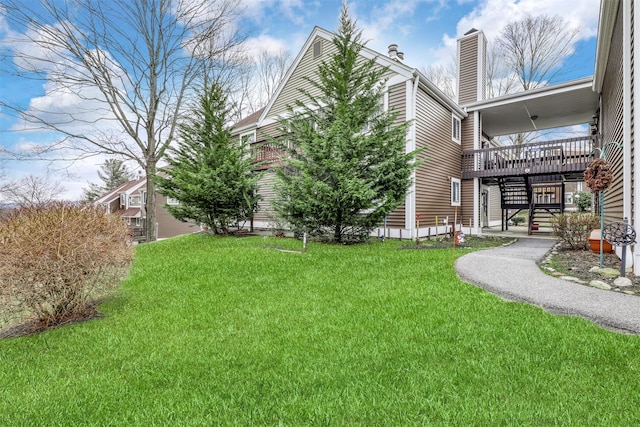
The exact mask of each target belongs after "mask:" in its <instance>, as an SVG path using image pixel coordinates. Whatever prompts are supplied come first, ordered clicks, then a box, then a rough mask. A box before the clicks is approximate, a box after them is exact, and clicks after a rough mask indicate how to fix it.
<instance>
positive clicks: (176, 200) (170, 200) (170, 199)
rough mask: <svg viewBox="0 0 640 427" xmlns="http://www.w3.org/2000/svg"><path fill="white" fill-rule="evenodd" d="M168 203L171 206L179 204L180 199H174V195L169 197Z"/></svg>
mask: <svg viewBox="0 0 640 427" xmlns="http://www.w3.org/2000/svg"><path fill="white" fill-rule="evenodd" d="M167 204H168V205H171V206H178V205H179V204H180V201H179V200H178V199H174V198H173V197H167Z"/></svg>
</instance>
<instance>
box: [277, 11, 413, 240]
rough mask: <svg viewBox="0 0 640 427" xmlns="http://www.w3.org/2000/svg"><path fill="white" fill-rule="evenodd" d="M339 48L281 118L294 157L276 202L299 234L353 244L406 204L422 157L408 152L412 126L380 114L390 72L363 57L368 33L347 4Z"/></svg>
mask: <svg viewBox="0 0 640 427" xmlns="http://www.w3.org/2000/svg"><path fill="white" fill-rule="evenodd" d="M333 45H334V47H335V53H333V55H332V56H331V57H330V58H329V59H328V60H327V61H322V62H321V64H320V65H319V68H318V70H317V74H316V75H315V76H308V77H306V78H305V82H306V83H307V84H308V85H309V86H310V87H311V88H313V89H304V88H303V89H299V93H300V95H301V97H300V98H299V99H298V100H297V101H296V102H295V104H294V105H293V106H290V107H289V117H288V118H285V119H283V120H281V121H280V126H279V129H280V132H281V133H282V135H283V136H282V137H281V138H280V139H279V142H278V143H279V144H280V147H281V149H282V150H285V151H286V152H287V154H288V156H287V157H286V158H284V159H283V165H282V167H280V168H278V169H277V170H276V173H277V183H276V198H275V199H274V201H273V203H272V204H273V207H274V209H275V211H276V212H277V214H278V215H279V216H280V218H281V219H283V220H285V221H287V222H288V223H290V224H291V225H292V226H293V228H294V230H296V231H298V232H302V231H307V232H309V233H311V234H312V235H321V236H323V237H325V238H329V239H330V240H333V241H335V242H355V241H362V240H365V239H367V238H368V236H369V234H370V233H371V231H372V230H373V229H374V228H375V227H376V226H377V225H378V224H379V223H380V222H381V221H382V220H383V219H384V217H385V216H386V215H388V214H389V213H390V212H392V211H393V210H394V209H396V208H397V207H398V206H399V205H400V204H401V203H403V202H404V200H405V195H406V192H407V190H408V188H409V186H410V184H411V174H412V171H413V170H414V168H415V157H416V153H415V152H412V153H405V144H406V134H407V129H408V126H409V124H410V123H409V122H404V123H397V114H395V113H394V112H385V111H382V110H383V108H382V105H383V99H384V90H385V81H384V75H385V72H386V71H387V69H386V68H384V67H381V66H380V65H379V64H377V62H376V59H375V58H374V59H371V60H365V59H364V58H363V57H362V56H361V55H360V52H361V50H362V48H363V45H364V42H363V40H362V32H361V30H358V29H357V28H356V23H355V21H353V20H352V19H351V18H350V17H349V13H348V8H347V5H346V3H343V6H342V10H341V15H340V26H339V29H338V33H337V35H335V36H334V38H333ZM316 94H317V95H316ZM283 141H286V143H285V142H283ZM276 142H277V141H276Z"/></svg>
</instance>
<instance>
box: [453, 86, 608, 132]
mask: <svg viewBox="0 0 640 427" xmlns="http://www.w3.org/2000/svg"><path fill="white" fill-rule="evenodd" d="M592 83H593V78H591V77H589V78H586V79H580V80H576V81H572V82H567V83H563V84H559V85H554V86H546V87H543V88H538V89H533V90H530V91H526V92H520V93H516V94H511V95H506V96H502V97H499V98H492V99H488V100H484V101H480V102H475V103H473V104H469V105H467V106H466V107H465V108H466V110H467V112H472V111H480V113H481V115H482V131H483V132H484V133H485V134H487V135H488V136H489V137H494V136H500V135H509V134H514V133H520V132H531V131H535V130H543V129H553V128H559V127H563V126H573V125H578V124H584V123H589V121H591V119H592V116H593V115H594V113H595V112H596V111H597V110H598V101H599V95H598V94H597V93H595V92H594V91H593V89H592ZM532 118H533V119H532Z"/></svg>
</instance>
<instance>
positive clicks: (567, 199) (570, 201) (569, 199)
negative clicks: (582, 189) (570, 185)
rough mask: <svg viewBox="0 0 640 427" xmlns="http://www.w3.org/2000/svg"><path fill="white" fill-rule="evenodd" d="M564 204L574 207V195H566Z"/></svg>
mask: <svg viewBox="0 0 640 427" xmlns="http://www.w3.org/2000/svg"><path fill="white" fill-rule="evenodd" d="M564 204H565V205H572V204H573V193H565V194H564Z"/></svg>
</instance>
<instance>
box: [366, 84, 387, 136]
mask: <svg viewBox="0 0 640 427" xmlns="http://www.w3.org/2000/svg"><path fill="white" fill-rule="evenodd" d="M386 99H387V93H385V94H384V96H382V97H381V98H380V102H379V103H378V109H377V110H376V112H375V113H373V115H372V116H371V118H370V120H369V121H368V122H367V123H365V124H364V126H362V133H367V132H369V131H370V130H371V128H373V122H374V121H375V119H376V118H377V117H378V116H380V115H382V114H384V112H385V111H386V103H387V102H386Z"/></svg>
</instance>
